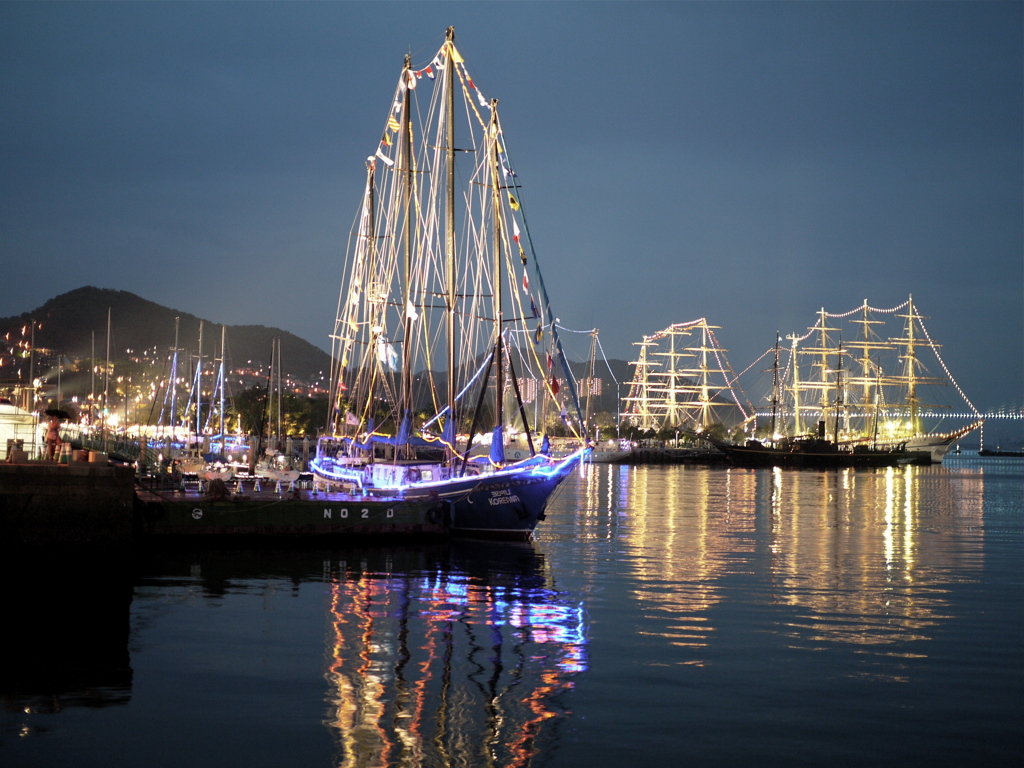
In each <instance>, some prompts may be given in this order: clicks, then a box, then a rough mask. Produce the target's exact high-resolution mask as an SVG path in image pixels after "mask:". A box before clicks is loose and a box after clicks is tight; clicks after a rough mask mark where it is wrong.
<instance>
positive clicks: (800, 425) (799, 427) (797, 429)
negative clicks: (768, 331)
mask: <svg viewBox="0 0 1024 768" xmlns="http://www.w3.org/2000/svg"><path fill="white" fill-rule="evenodd" d="M786 338H788V339H789V340H790V342H791V343H792V348H791V349H790V353H789V354H790V357H789V360H790V365H791V366H792V367H793V385H792V390H791V391H792V393H793V435H794V436H799V435H802V434H803V431H804V421H803V417H802V416H801V415H800V406H801V399H802V398H801V397H800V362H799V358H798V357H797V351H796V345H797V344H798V343H799V342H800V337H799V336H797V335H796V334H790V335H789V336H787V337H786Z"/></svg>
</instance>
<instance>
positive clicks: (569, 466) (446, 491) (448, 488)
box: [313, 450, 587, 539]
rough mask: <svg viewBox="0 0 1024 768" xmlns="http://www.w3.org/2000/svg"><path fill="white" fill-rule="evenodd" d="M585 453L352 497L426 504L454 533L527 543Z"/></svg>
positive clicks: (325, 478) (316, 467)
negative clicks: (558, 489)
mask: <svg viewBox="0 0 1024 768" xmlns="http://www.w3.org/2000/svg"><path fill="white" fill-rule="evenodd" d="M586 455H587V450H580V451H577V452H576V453H574V454H572V455H571V456H568V457H566V458H564V459H562V460H560V461H559V460H552V459H545V458H544V457H539V456H538V457H536V458H535V459H533V460H532V461H531V462H523V463H522V464H516V465H512V466H510V467H506V468H504V469H500V470H497V471H493V472H485V473H483V474H467V475H465V476H462V477H455V478H451V479H447V480H440V481H436V482H410V483H406V484H402V485H398V486H396V487H393V488H388V487H369V486H367V487H362V488H361V489H360V490H359V493H358V494H354V495H353V496H352V498H369V499H380V498H387V499H392V500H404V501H406V502H410V503H414V504H425V505H427V507H428V509H429V511H430V512H431V518H432V519H434V518H436V519H437V520H438V521H439V522H441V523H442V524H443V525H444V527H445V530H447V531H448V532H449V533H451V534H455V535H471V536H482V537H488V538H501V539H528V538H529V537H530V536H531V535H532V533H533V530H534V528H536V527H537V523H538V522H539V521H541V520H543V519H544V512H545V510H546V509H547V504H548V501H549V499H550V498H551V494H553V493H554V491H555V489H556V488H557V487H558V485H559V484H560V483H561V482H562V481H563V480H564V479H565V478H566V477H568V475H569V474H570V473H572V471H573V470H574V469H575V468H576V467H577V466H578V465H579V463H580V461H581V460H582V459H583V458H584V457H585V456H586ZM313 470H314V474H315V475H317V476H318V477H320V479H321V480H323V481H325V482H328V483H330V482H337V480H336V478H335V477H334V476H333V475H332V474H331V473H329V472H325V467H324V466H323V465H322V464H321V463H319V462H318V461H314V462H313ZM321 472H324V474H321ZM325 475H326V476H325Z"/></svg>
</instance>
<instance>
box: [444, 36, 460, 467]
mask: <svg viewBox="0 0 1024 768" xmlns="http://www.w3.org/2000/svg"><path fill="white" fill-rule="evenodd" d="M445 43H446V45H445V51H446V55H445V58H446V59H447V61H446V66H445V68H444V81H443V87H444V99H445V109H444V111H445V120H446V121H447V123H446V125H445V166H446V168H445V170H446V172H447V189H446V199H445V212H444V243H445V249H444V250H445V287H446V293H447V296H446V306H445V334H446V339H445V342H446V350H445V356H446V368H447V379H448V381H447V389H446V402H447V405H448V421H449V422H450V423H451V425H452V426H451V428H450V429H449V430H447V432H448V433H449V434H450V435H451V438H452V441H453V443H452V445H448V446H446V447H445V453H446V455H447V456H448V457H449V458H451V457H452V456H453V454H454V451H455V446H454V440H455V434H456V432H457V431H458V430H457V429H456V425H457V424H458V421H457V420H455V334H456V327H455V278H456V274H455V61H454V59H455V57H454V56H452V49H453V47H454V45H455V27H448V31H447V33H446V34H445Z"/></svg>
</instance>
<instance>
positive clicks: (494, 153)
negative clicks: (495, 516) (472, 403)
mask: <svg viewBox="0 0 1024 768" xmlns="http://www.w3.org/2000/svg"><path fill="white" fill-rule="evenodd" d="M488 133H490V138H491V200H492V206H493V212H492V215H493V216H494V233H493V235H494V243H493V247H494V356H495V363H496V364H497V368H496V369H495V372H494V424H495V426H498V425H500V424H502V423H503V422H504V420H505V418H504V416H505V414H504V408H503V397H502V395H503V394H504V391H505V356H504V351H503V349H502V333H501V332H502V329H503V327H504V324H505V317H504V307H503V305H502V293H503V291H502V279H501V278H502V270H501V262H502V259H501V182H500V179H501V175H500V170H499V169H500V160H499V158H498V151H499V146H498V135H499V130H498V100H497V99H491V123H490V125H489V127H488Z"/></svg>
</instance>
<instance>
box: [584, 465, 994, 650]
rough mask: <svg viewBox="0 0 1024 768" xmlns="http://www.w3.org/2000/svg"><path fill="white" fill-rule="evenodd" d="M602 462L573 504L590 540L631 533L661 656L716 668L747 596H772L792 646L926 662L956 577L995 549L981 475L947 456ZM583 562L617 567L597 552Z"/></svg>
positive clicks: (638, 581)
mask: <svg viewBox="0 0 1024 768" xmlns="http://www.w3.org/2000/svg"><path fill="white" fill-rule="evenodd" d="M590 471H591V473H592V474H591V475H590V476H588V477H587V478H585V480H583V481H581V483H582V484H581V485H580V487H579V489H578V491H577V492H578V493H579V496H578V497H577V498H576V499H573V500H569V501H567V503H566V506H568V507H570V508H572V505H573V504H575V505H576V506H575V508H576V509H577V512H576V516H575V518H574V519H575V526H576V528H575V530H576V531H577V532H578V533H579V534H580V541H585V540H586V539H587V537H588V536H589V537H590V538H591V539H593V538H602V537H608V536H610V537H614V538H616V539H618V541H619V542H620V545H619V552H620V555H619V556H620V557H621V558H622V560H621V562H620V563H619V564H618V566H617V569H618V568H622V569H625V571H626V573H627V574H628V575H629V576H630V577H631V581H630V582H629V583H630V584H631V586H632V591H631V592H630V594H631V596H632V597H633V598H634V599H635V600H636V602H637V603H638V605H639V607H640V610H639V612H638V616H639V619H638V622H637V625H636V627H635V629H634V632H635V633H636V635H637V636H639V637H641V638H650V639H651V642H658V641H659V639H660V640H663V641H664V642H665V644H666V646H667V647H669V648H671V649H673V652H672V653H666V654H664V655H662V656H661V657H658V662H657V663H658V664H659V665H662V664H696V665H701V664H705V663H707V661H708V659H709V658H710V656H711V655H712V654H713V650H712V649H713V647H714V646H715V644H716V642H718V638H719V636H720V634H721V633H722V631H723V630H724V629H726V628H728V629H729V630H730V631H731V630H733V629H734V628H733V627H731V626H727V625H725V624H723V621H724V620H725V619H724V618H723V617H728V616H730V615H735V614H736V610H735V608H734V607H733V606H732V605H731V603H733V602H735V601H737V600H742V601H753V602H754V603H758V602H762V603H763V604H765V605H767V606H772V611H771V614H770V615H771V616H772V619H771V621H773V622H774V623H775V627H776V629H775V630H774V632H773V634H774V635H777V636H778V637H781V638H782V642H783V643H784V644H786V645H789V646H791V647H798V648H805V649H811V650H823V649H827V648H829V647H832V646H834V645H836V644H848V645H854V646H857V647H858V649H859V650H863V651H864V652H866V653H868V654H874V655H876V656H878V657H882V656H885V657H891V656H892V655H893V654H896V655H898V656H900V657H907V658H909V657H913V656H915V655H916V654H918V653H919V652H920V653H924V652H925V651H924V650H920V649H918V648H908V647H906V646H905V644H906V643H907V642H910V643H914V642H917V641H919V640H921V639H924V638H927V637H929V636H930V635H931V634H932V633H933V628H934V627H935V626H936V625H937V624H938V623H939V622H941V621H943V620H944V618H945V616H946V615H947V614H948V612H949V609H948V604H947V600H948V599H947V597H946V594H947V592H948V591H949V584H950V580H951V579H957V580H962V579H963V578H971V574H972V573H976V572H977V571H978V570H979V569H980V568H981V564H982V560H983V555H984V549H983V533H984V531H983V520H982V508H983V501H984V499H983V487H984V486H983V483H982V481H981V478H980V477H974V476H972V475H971V474H970V473H951V472H950V471H949V470H947V469H945V468H944V467H941V466H935V467H916V466H907V467H898V468H890V469H885V470H878V471H875V470H857V469H845V470H840V471H815V470H790V469H737V468H713V467H686V466H657V465H639V466H628V467H615V466H612V467H607V466H606V467H604V468H599V467H598V466H596V465H595V466H594V467H591V468H590ZM951 537H953V538H955V544H954V543H952V539H951ZM577 546H578V545H577ZM581 562H583V563H585V564H586V566H587V567H588V568H590V569H591V570H592V571H593V572H594V574H597V575H598V576H599V575H600V574H602V573H606V572H607V565H606V564H605V563H603V562H601V561H600V560H598V559H596V556H595V559H594V560H593V562H590V561H589V560H588V559H587V558H582V557H581ZM595 578H596V577H595ZM768 631H769V632H772V631H773V630H771V629H769V630H768ZM897 643H901V644H904V647H901V648H898V649H897V648H895V647H894V646H895V645H896V644H897Z"/></svg>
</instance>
